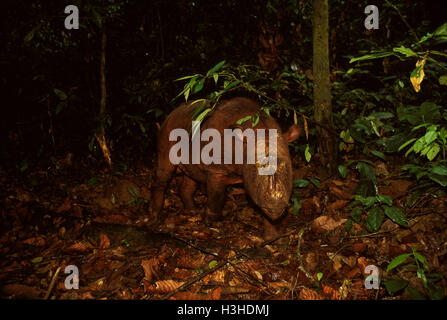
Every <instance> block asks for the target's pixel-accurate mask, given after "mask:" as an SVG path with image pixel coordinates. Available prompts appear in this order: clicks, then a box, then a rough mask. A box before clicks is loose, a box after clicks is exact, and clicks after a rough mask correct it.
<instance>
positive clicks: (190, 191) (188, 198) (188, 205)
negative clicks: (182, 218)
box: [180, 175, 197, 210]
mask: <svg viewBox="0 0 447 320" xmlns="http://www.w3.org/2000/svg"><path fill="white" fill-rule="evenodd" d="M196 189H197V182H195V181H194V180H193V179H191V178H190V177H188V176H186V175H185V176H183V181H182V184H181V186H180V197H181V198H182V201H183V205H184V206H185V210H192V209H194V208H195V204H194V193H195V192H196Z"/></svg>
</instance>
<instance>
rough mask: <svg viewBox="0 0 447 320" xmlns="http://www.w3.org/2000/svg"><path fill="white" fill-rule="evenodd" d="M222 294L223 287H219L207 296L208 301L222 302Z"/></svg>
mask: <svg viewBox="0 0 447 320" xmlns="http://www.w3.org/2000/svg"><path fill="white" fill-rule="evenodd" d="M221 294H222V287H217V288H215V289H214V290H213V291H211V292H210V293H208V294H207V295H206V300H220V296H221Z"/></svg>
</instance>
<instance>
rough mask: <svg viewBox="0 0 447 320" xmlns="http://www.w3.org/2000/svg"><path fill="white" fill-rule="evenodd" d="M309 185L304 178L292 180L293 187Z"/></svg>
mask: <svg viewBox="0 0 447 320" xmlns="http://www.w3.org/2000/svg"><path fill="white" fill-rule="evenodd" d="M308 185H309V181H307V180H304V179H296V180H293V187H294V188H305V187H307V186H308Z"/></svg>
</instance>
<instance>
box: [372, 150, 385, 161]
mask: <svg viewBox="0 0 447 320" xmlns="http://www.w3.org/2000/svg"><path fill="white" fill-rule="evenodd" d="M371 153H372V154H373V155H375V156H376V157H378V158H380V159H382V160H386V158H385V154H383V152H380V151H377V150H371Z"/></svg>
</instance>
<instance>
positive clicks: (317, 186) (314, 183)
mask: <svg viewBox="0 0 447 320" xmlns="http://www.w3.org/2000/svg"><path fill="white" fill-rule="evenodd" d="M309 180H310V182H312V184H313V185H314V186H315V187H316V188H317V189H318V188H319V187H320V181H319V180H318V179H315V178H309Z"/></svg>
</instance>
